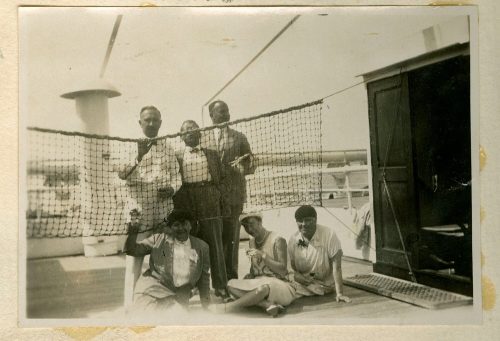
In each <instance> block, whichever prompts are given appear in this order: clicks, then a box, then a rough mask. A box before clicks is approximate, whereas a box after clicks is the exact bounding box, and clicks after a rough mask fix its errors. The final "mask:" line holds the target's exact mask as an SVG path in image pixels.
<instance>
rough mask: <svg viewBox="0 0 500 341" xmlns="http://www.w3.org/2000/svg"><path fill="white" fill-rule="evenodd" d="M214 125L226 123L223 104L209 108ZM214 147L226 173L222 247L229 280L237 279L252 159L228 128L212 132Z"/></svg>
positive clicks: (247, 146)
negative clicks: (244, 205)
mask: <svg viewBox="0 0 500 341" xmlns="http://www.w3.org/2000/svg"><path fill="white" fill-rule="evenodd" d="M208 110H209V113H210V118H211V119H212V122H213V124H221V123H225V122H229V119H230V115H229V108H228V106H227V104H226V103H225V102H223V101H215V102H212V103H210V105H209V106H208ZM214 134H215V146H214V145H212V146H211V149H215V150H217V152H218V154H219V158H220V160H221V162H222V166H223V167H224V171H225V172H226V176H227V182H228V192H227V197H226V198H224V205H225V206H228V207H227V211H228V213H229V215H227V216H224V217H223V229H222V243H223V247H224V258H225V260H226V270H227V278H228V280H230V279H233V278H238V247H239V242H240V222H239V216H240V214H241V212H242V211H243V204H244V203H245V201H246V181H245V175H247V174H252V173H253V171H254V170H253V169H252V168H253V167H252V166H253V156H252V151H251V149H250V144H249V143H248V140H247V138H246V136H245V135H244V134H242V133H240V132H239V131H236V130H234V129H231V128H229V127H228V126H225V127H222V128H215V129H214Z"/></svg>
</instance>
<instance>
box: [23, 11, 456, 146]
mask: <svg viewBox="0 0 500 341" xmlns="http://www.w3.org/2000/svg"><path fill="white" fill-rule="evenodd" d="M19 11H20V16H19V27H20V109H21V110H20V111H21V116H22V118H24V122H25V125H29V126H37V127H44V128H53V129H62V130H69V131H81V130H82V124H81V122H80V119H79V118H78V116H77V115H76V110H75V103H74V101H73V100H68V99H63V98H61V97H60V95H61V94H63V93H66V92H69V91H71V90H75V89H78V88H79V86H81V84H83V83H86V82H88V81H91V80H93V79H97V78H98V76H99V70H100V67H101V64H102V61H103V59H104V55H105V51H106V48H107V45H108V41H109V38H110V35H111V31H112V28H113V25H114V22H115V18H116V16H117V15H118V14H123V20H122V23H121V26H120V29H119V32H118V35H117V38H116V41H115V45H114V48H113V51H112V54H111V58H110V60H109V64H108V67H107V69H106V72H105V75H104V79H105V80H107V81H108V82H110V83H111V84H113V85H114V86H115V87H116V88H117V89H118V90H119V91H120V92H121V96H119V97H116V98H112V99H110V100H109V115H110V118H109V122H110V128H109V134H110V135H112V136H122V137H134V138H135V137H141V131H140V129H139V125H138V123H137V120H138V114H139V110H140V108H141V107H143V106H146V105H155V106H156V107H158V108H159V109H160V111H161V112H162V116H163V125H162V128H161V130H160V135H164V134H170V133H175V132H177V131H178V130H179V128H180V125H181V123H182V122H183V121H184V120H186V119H194V120H196V121H198V122H199V123H200V125H201V121H202V106H203V104H204V103H205V102H206V101H207V100H208V99H209V98H210V97H212V96H213V95H214V94H215V93H216V92H217V91H218V90H219V89H220V88H221V87H222V86H223V85H224V84H225V83H226V82H227V81H228V80H229V79H231V78H232V77H233V76H234V75H235V74H236V73H237V72H238V71H239V70H240V69H241V68H242V67H243V66H244V65H245V64H246V63H247V62H248V61H250V60H251V58H252V57H253V56H255V55H256V54H257V52H258V51H259V50H260V49H261V48H262V47H264V46H265V44H267V43H268V42H269V41H270V40H271V39H272V38H273V37H274V36H275V35H276V34H277V33H278V32H279V31H280V30H281V29H282V28H283V27H284V26H285V25H286V24H287V23H288V22H289V21H290V20H291V19H292V18H293V17H294V16H295V15H297V14H301V16H300V18H299V19H298V20H297V21H296V22H295V23H294V24H293V25H292V26H291V27H290V28H289V29H288V30H287V31H286V32H285V33H284V34H283V35H282V36H281V37H280V38H279V39H278V40H277V41H276V42H275V43H274V44H273V45H271V47H270V48H269V49H268V50H267V51H266V52H264V54H262V55H261V57H260V58H258V59H257V60H256V62H254V63H253V64H252V65H251V66H250V67H249V68H248V69H247V70H246V71H245V72H244V73H243V74H241V76H240V77H238V78H237V79H236V81H234V82H233V83H232V84H231V85H230V86H229V87H228V88H227V89H226V90H225V91H224V92H223V93H221V94H220V95H219V96H218V97H217V98H218V99H222V100H224V101H226V102H227V103H228V105H229V107H230V112H231V118H232V119H238V118H243V117H250V116H253V115H258V114H262V113H266V112H270V111H273V110H277V109H282V108H287V107H291V106H294V105H299V104H302V103H307V102H311V101H314V100H316V99H319V98H323V97H325V96H327V95H329V94H331V93H333V92H335V91H338V90H340V89H343V88H345V87H348V86H350V85H352V84H355V83H358V82H360V81H362V78H361V77H358V76H359V75H361V74H362V73H364V72H367V71H371V70H373V69H376V68H379V67H382V66H386V65H388V64H389V62H394V61H396V60H390V59H391V58H389V59H387V58H385V57H384V58H377V56H380V55H384V50H383V48H384V46H389V45H390V44H392V45H391V46H392V48H393V49H394V46H396V47H395V49H396V50H394V51H396V52H391V56H393V57H394V58H395V59H397V58H401V57H402V56H404V55H405V53H407V51H406V50H408V49H407V46H405V45H404V44H401V45H397V44H396V45H394V44H393V42H398V41H399V42H404V41H405V40H409V39H408V38H409V37H412V36H413V37H414V36H416V35H419V34H421V33H420V32H421V30H422V29H425V28H427V27H430V26H432V25H436V24H439V23H442V22H445V21H447V20H450V19H453V18H454V17H456V16H457V13H456V12H453V11H446V9H442V8H439V9H430V8H428V9H425V10H424V12H419V13H416V12H415V11H413V12H411V11H408V10H407V9H395V8H393V9H387V8H386V9H372V10H366V9H347V8H314V9H309V8H301V9H294V8H271V9H262V8H261V9H256V8H92V9H88V8H87V9H85V8H78V7H75V8H48V7H45V8H44V7H38V8H20V10H19ZM422 44H423V42H422ZM409 50H411V48H410V49H409ZM391 51H392V50H391ZM207 112H208V110H207V109H206V108H205V110H204V113H205V115H204V117H203V120H204V125H205V126H207V125H209V124H210V121H209V117H208V114H207ZM322 127H323V132H322V136H323V149H324V150H340V149H367V148H369V132H368V107H367V97H366V88H365V86H364V85H359V86H357V87H354V88H353V89H351V90H348V91H346V92H343V93H342V94H339V95H337V96H333V97H330V98H328V99H326V100H325V102H324V109H323V123H322Z"/></svg>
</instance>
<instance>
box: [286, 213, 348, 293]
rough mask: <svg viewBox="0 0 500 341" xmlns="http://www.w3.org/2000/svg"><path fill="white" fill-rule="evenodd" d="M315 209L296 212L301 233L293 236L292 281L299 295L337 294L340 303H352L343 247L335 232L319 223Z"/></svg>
mask: <svg viewBox="0 0 500 341" xmlns="http://www.w3.org/2000/svg"><path fill="white" fill-rule="evenodd" d="M316 219H317V213H316V210H315V209H314V207H312V206H309V205H304V206H301V207H299V208H298V209H297V210H296V211H295V221H296V222H297V226H298V228H299V230H298V231H297V232H295V234H293V235H292V236H291V237H290V240H289V242H288V253H289V255H290V265H291V267H292V269H293V271H294V274H293V275H292V276H291V277H292V278H289V280H290V281H291V282H292V285H293V286H294V287H295V290H296V296H297V297H300V296H312V295H325V294H329V293H332V292H335V293H336V300H337V302H350V301H351V300H350V298H349V297H347V296H345V295H344V285H343V281H342V247H341V246H340V241H339V239H338V238H337V235H336V234H335V232H333V230H332V229H331V228H329V227H327V226H324V225H320V224H317V223H316Z"/></svg>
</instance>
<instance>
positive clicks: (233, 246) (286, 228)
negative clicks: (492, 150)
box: [18, 6, 482, 326]
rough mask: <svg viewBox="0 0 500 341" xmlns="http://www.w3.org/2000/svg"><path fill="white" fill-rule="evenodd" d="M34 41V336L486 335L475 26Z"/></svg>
mask: <svg viewBox="0 0 500 341" xmlns="http://www.w3.org/2000/svg"><path fill="white" fill-rule="evenodd" d="M18 19H19V108H20V116H19V120H20V128H19V129H20V131H19V149H20V154H19V169H20V174H19V177H20V192H19V193H20V195H19V197H20V203H19V206H20V211H19V222H20V228H19V243H20V254H19V259H20V261H19V263H20V269H19V274H20V275H19V278H20V280H19V316H20V323H21V325H22V326H59V325H61V326H71V325H113V324H118V323H119V324H121V325H123V324H125V325H140V324H142V325H144V324H147V325H151V324H153V325H228V324H269V325H272V324H329V325H330V324H398V325H407V324H463V323H468V324H478V323H480V322H481V318H482V312H481V300H480V299H481V288H480V279H481V278H480V249H479V239H480V238H479V237H480V235H479V196H478V187H477V185H478V183H479V181H478V174H479V164H478V161H477V160H478V157H477V155H476V153H477V152H476V151H477V150H478V149H479V148H478V146H479V135H478V122H479V116H478V108H477V96H478V81H477V79H478V78H477V77H478V75H477V72H478V71H477V70H478V60H477V34H478V33H477V9H476V7H474V6H460V7H458V6H446V7H435V8H426V7H403V6H402V7H365V8H364V7H356V8H354V7H351V8H347V7H157V8H151V7H106V8H105V7H20V8H19V17H18Z"/></svg>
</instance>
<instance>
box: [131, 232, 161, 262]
mask: <svg viewBox="0 0 500 341" xmlns="http://www.w3.org/2000/svg"><path fill="white" fill-rule="evenodd" d="M138 232H139V231H138V228H132V227H131V228H130V229H129V234H128V236H127V240H126V241H125V253H126V254H127V255H128V256H134V257H140V256H145V255H148V254H150V253H151V250H152V248H153V245H154V236H155V235H152V236H150V237H149V238H146V239H144V240H142V241H141V242H139V243H137V234H138Z"/></svg>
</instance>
